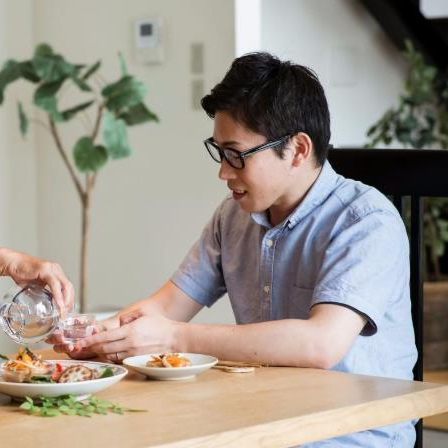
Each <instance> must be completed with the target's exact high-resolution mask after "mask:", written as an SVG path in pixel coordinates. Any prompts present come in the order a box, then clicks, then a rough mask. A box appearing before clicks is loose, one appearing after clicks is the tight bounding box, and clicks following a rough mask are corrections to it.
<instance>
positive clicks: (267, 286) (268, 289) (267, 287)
mask: <svg viewBox="0 0 448 448" xmlns="http://www.w3.org/2000/svg"><path fill="white" fill-rule="evenodd" d="M263 290H264V292H265V293H266V294H267V293H268V292H269V291H270V290H271V288H269V285H266V286H265V287H264V288H263Z"/></svg>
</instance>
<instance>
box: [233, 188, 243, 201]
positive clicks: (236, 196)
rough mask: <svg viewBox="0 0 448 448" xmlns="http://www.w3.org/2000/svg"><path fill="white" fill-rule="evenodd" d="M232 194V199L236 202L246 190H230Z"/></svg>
mask: <svg viewBox="0 0 448 448" xmlns="http://www.w3.org/2000/svg"><path fill="white" fill-rule="evenodd" d="M231 190H232V193H233V199H235V200H238V199H241V198H242V197H243V196H244V195H245V194H246V193H247V191H246V190H242V189H240V188H231Z"/></svg>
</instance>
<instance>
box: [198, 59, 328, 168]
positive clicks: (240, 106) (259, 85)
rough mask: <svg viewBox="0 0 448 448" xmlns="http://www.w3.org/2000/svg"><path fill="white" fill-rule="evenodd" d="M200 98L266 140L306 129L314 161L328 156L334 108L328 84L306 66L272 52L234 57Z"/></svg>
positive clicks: (209, 112)
mask: <svg viewBox="0 0 448 448" xmlns="http://www.w3.org/2000/svg"><path fill="white" fill-rule="evenodd" d="M201 104H202V107H203V109H204V110H205V112H206V113H207V115H209V116H210V117H212V118H214V117H215V114H216V112H218V111H226V112H228V113H230V114H231V115H232V117H233V118H234V119H235V120H236V121H238V122H239V123H241V124H243V125H244V126H246V127H247V128H248V129H250V130H251V131H253V132H256V133H257V134H261V135H263V136H265V137H266V139H267V141H270V140H276V139H278V138H280V137H283V136H285V135H288V134H295V133H297V132H304V133H306V134H308V136H309V137H310V138H311V140H312V142H313V146H314V157H315V160H316V162H317V163H318V164H319V165H322V164H323V163H324V161H325V159H326V157H327V152H328V143H329V141H330V113H329V110H328V104H327V100H326V98H325V93H324V89H323V88H322V85H321V84H320V82H319V80H318V78H317V76H316V74H315V73H314V72H313V71H312V70H310V69H309V68H307V67H304V66H302V65H298V64H294V63H292V62H290V61H280V60H279V59H278V58H277V57H275V56H273V55H271V54H269V53H264V52H257V53H249V54H246V55H244V56H241V57H239V58H237V59H235V60H234V61H233V63H232V65H231V67H230V69H229V71H228V72H227V73H226V75H225V76H224V79H223V80H222V81H221V82H220V83H218V84H217V85H216V86H215V87H214V88H213V89H212V91H211V93H210V94H209V95H206V96H204V98H202V101H201ZM280 155H282V153H281V152H280Z"/></svg>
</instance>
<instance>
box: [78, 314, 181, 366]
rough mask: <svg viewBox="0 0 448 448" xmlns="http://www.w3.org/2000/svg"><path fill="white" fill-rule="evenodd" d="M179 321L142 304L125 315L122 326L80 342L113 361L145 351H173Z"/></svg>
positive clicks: (86, 347)
mask: <svg viewBox="0 0 448 448" xmlns="http://www.w3.org/2000/svg"><path fill="white" fill-rule="evenodd" d="M178 325H179V323H178V322H175V321H172V320H169V319H167V318H166V317H164V316H162V315H160V314H157V313H151V314H150V315H147V314H145V313H144V311H143V309H141V308H140V309H136V310H133V311H131V312H129V313H127V314H123V315H121V316H120V327H118V328H114V329H110V330H105V331H101V332H99V333H97V334H95V335H92V336H89V337H87V338H84V339H82V340H81V341H80V343H79V345H80V347H81V348H82V349H83V350H88V351H92V352H95V353H97V354H98V355H99V356H101V357H103V358H106V359H108V360H109V361H112V362H121V361H122V360H123V359H124V358H127V357H128V356H135V355H140V354H145V353H161V352H173V351H175V345H176V342H175V341H176V334H177V331H176V330H177V326H178Z"/></svg>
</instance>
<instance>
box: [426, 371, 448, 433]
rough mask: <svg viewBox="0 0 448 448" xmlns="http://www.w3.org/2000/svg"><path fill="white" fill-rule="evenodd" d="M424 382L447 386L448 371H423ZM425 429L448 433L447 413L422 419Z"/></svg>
mask: <svg viewBox="0 0 448 448" xmlns="http://www.w3.org/2000/svg"><path fill="white" fill-rule="evenodd" d="M424 380H425V381H430V382H432V383H444V384H448V370H432V371H425V373H424ZM423 425H424V426H425V428H431V429H440V430H444V431H448V413H446V414H440V415H435V416H433V417H428V418H425V419H423Z"/></svg>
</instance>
